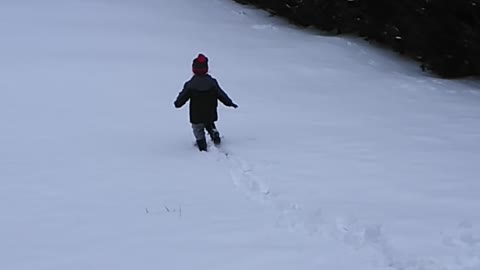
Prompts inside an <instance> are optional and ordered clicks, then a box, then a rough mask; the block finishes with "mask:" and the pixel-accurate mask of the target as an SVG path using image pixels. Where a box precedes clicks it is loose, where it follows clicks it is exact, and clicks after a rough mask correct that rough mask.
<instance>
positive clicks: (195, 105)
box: [174, 74, 237, 124]
mask: <svg viewBox="0 0 480 270" xmlns="http://www.w3.org/2000/svg"><path fill="white" fill-rule="evenodd" d="M188 100H190V122H191V123H192V124H206V123H213V122H215V121H217V120H218V114H217V107H218V100H220V101H221V102H222V103H223V104H224V105H225V106H228V107H235V108H236V107H237V105H235V103H233V101H232V100H231V99H230V98H229V97H228V95H227V94H226V93H225V92H224V91H223V90H222V88H220V85H218V82H217V80H216V79H214V78H212V77H211V76H210V75H208V74H206V75H194V76H193V77H192V78H191V79H190V80H189V81H187V82H186V83H185V85H184V86H183V90H182V91H181V92H180V93H179V94H178V97H177V99H176V100H175V102H174V105H175V107H176V108H180V107H182V106H183V105H185V103H187V101H188Z"/></svg>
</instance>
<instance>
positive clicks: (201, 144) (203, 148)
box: [197, 139, 207, 151]
mask: <svg viewBox="0 0 480 270" xmlns="http://www.w3.org/2000/svg"><path fill="white" fill-rule="evenodd" d="M197 146H198V150H200V151H207V140H205V139H202V140H197Z"/></svg>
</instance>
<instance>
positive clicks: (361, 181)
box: [0, 0, 480, 270]
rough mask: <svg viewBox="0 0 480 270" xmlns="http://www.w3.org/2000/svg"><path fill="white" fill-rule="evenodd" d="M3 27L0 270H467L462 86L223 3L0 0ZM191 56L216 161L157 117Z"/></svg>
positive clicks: (470, 257) (180, 124) (169, 108)
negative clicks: (223, 100)
mask: <svg viewBox="0 0 480 270" xmlns="http://www.w3.org/2000/svg"><path fill="white" fill-rule="evenodd" d="M0 33H2V42H1V43H0V59H1V61H0V187H1V188H0V198H1V203H0V269H2V270H19V269H48V270H52V269H82V270H83V269H276V270H281V269H294V268H296V269H357V270H360V269H361V270H363V269H398V270H400V269H427V270H430V269H432V270H433V269H448V270H454V269H455V270H457V269H462V270H466V269H469V270H471V269H480V215H479V214H478V212H479V209H480V197H479V196H478V194H479V192H480V181H479V180H478V179H479V178H480V166H479V161H480V144H479V143H478V141H479V139H480V122H479V120H480V106H479V104H480V92H479V90H478V89H479V86H480V84H479V83H478V82H475V81H469V80H462V81H445V80H441V79H437V78H433V77H430V76H428V74H425V73H421V72H420V71H419V70H418V68H417V67H416V64H415V63H410V62H406V61H405V60H403V59H399V58H397V56H395V55H393V54H390V53H386V52H384V51H381V50H377V49H373V48H372V47H370V46H368V45H366V44H365V43H364V42H362V41H359V40H357V39H353V38H343V37H342V38H340V37H328V36H322V35H321V34H318V33H315V32H314V31H302V30H299V29H295V28H294V27H292V26H289V25H287V24H286V23H285V22H283V21H281V20H278V19H275V18H270V17H268V16H267V14H265V13H264V12H261V11H258V10H254V9H250V8H248V7H244V6H239V5H236V4H234V3H232V2H230V1H227V0H223V1H220V0H202V1H196V0H177V1H175V3H173V2H172V1H169V6H168V7H166V6H165V3H162V2H161V1H153V0H138V1H127V0H122V1H118V0H117V1H114V0H98V1H94V0H82V1H80V0H44V1H33V0H16V1H15V0H3V1H1V2H0ZM198 52H203V53H205V54H206V55H207V56H208V57H209V58H210V61H211V62H210V63H211V74H212V75H213V76H215V77H217V78H218V79H219V82H220V84H221V85H222V86H223V88H224V89H225V90H226V91H227V93H228V94H229V95H230V96H231V97H232V98H233V99H234V100H235V101H236V102H237V103H238V104H239V106H240V108H239V109H238V110H232V109H229V108H224V107H222V108H220V109H219V112H220V121H219V123H218V127H219V129H220V132H221V133H222V134H223V135H224V136H225V144H224V147H223V148H222V149H223V150H222V152H219V151H216V150H215V149H212V151H211V152H209V153H199V152H198V151H196V150H195V148H194V147H193V145H192V142H193V136H192V133H191V130H190V127H189V124H188V118H187V113H188V111H187V108H183V109H181V110H176V109H174V108H173V104H172V102H173V99H174V98H175V97H176V95H177V93H178V91H180V88H181V86H182V85H183V82H184V81H185V80H187V79H188V78H189V76H190V75H191V73H190V64H191V60H192V59H193V57H195V55H196V54H197V53H198ZM225 151H226V152H228V154H229V155H228V156H226V155H224V153H223V152H225Z"/></svg>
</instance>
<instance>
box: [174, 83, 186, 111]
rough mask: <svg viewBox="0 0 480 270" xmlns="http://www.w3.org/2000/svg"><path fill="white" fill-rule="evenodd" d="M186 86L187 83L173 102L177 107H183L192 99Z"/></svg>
mask: <svg viewBox="0 0 480 270" xmlns="http://www.w3.org/2000/svg"><path fill="white" fill-rule="evenodd" d="M186 86H187V85H186V84H185V85H184V86H183V90H182V91H181V92H180V93H179V94H178V96H177V99H176V100H175V102H173V104H174V105H175V108H180V107H182V106H183V105H185V103H187V101H188V100H189V99H190V91H189V89H188V88H187V87H186Z"/></svg>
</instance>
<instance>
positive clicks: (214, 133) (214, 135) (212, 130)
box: [205, 123, 222, 145]
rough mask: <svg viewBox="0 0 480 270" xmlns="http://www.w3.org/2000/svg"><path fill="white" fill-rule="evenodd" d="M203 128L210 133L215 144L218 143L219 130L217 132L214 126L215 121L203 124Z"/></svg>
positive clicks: (219, 141) (219, 140)
mask: <svg viewBox="0 0 480 270" xmlns="http://www.w3.org/2000/svg"><path fill="white" fill-rule="evenodd" d="M205 129H206V130H207V132H208V134H209V135H210V138H211V139H212V141H213V143H214V144H215V145H218V144H220V143H221V141H222V140H221V139H220V132H218V130H217V127H216V126H215V123H210V124H208V125H205Z"/></svg>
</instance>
